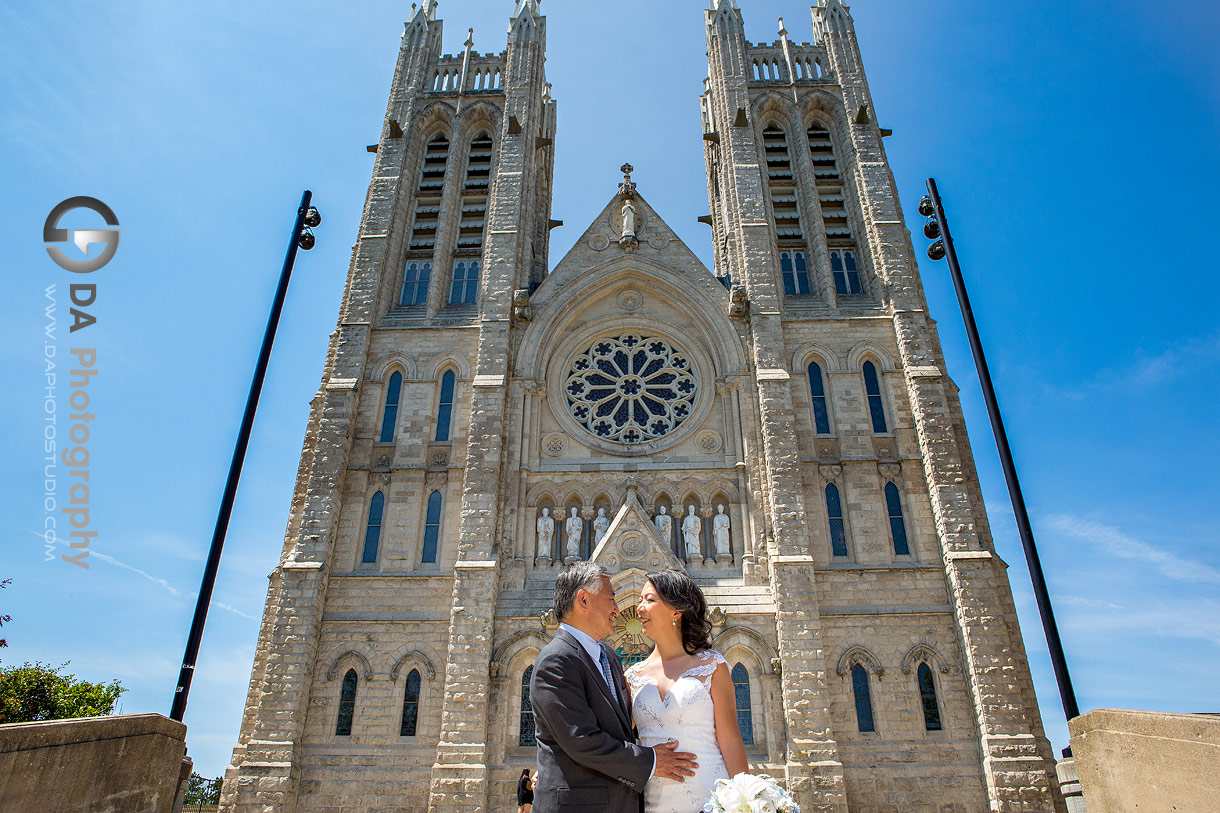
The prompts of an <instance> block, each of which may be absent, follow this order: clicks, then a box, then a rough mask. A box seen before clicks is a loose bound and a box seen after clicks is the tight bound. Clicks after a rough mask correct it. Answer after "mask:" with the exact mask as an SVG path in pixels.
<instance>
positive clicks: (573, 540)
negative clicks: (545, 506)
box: [563, 507, 585, 559]
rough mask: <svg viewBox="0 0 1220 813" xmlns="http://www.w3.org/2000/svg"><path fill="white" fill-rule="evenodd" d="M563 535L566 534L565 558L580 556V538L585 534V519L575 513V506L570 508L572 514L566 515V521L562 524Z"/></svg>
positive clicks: (577, 557)
mask: <svg viewBox="0 0 1220 813" xmlns="http://www.w3.org/2000/svg"><path fill="white" fill-rule="evenodd" d="M563 532H564V535H565V536H567V538H568V539H567V542H568V545H567V558H568V559H579V558H580V539H581V537H582V536H584V534H585V521H584V520H583V519H581V518H580V516H579V515H578V514H577V511H576V508H575V507H573V508H572V514H571V516H569V517H568V520H567V522H565V523H564V524H563Z"/></svg>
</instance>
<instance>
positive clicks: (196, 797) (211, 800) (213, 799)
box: [183, 773, 221, 805]
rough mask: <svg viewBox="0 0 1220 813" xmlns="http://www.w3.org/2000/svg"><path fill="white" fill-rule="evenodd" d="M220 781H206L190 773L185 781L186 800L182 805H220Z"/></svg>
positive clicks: (196, 774)
mask: <svg viewBox="0 0 1220 813" xmlns="http://www.w3.org/2000/svg"><path fill="white" fill-rule="evenodd" d="M220 785H221V780H220V779H219V778H216V779H208V778H206V777H203V776H200V775H199V774H198V773H192V774H191V778H190V779H188V780H187V781H186V798H185V799H184V800H183V804H184V805H218V804H220Z"/></svg>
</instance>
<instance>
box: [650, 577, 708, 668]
mask: <svg viewBox="0 0 1220 813" xmlns="http://www.w3.org/2000/svg"><path fill="white" fill-rule="evenodd" d="M648 581H649V582H650V583H651V584H652V587H653V589H654V590H656V591H657V595H658V596H660V597H661V600H662V601H664V602H665V603H666V604H668V605H669V606H670V607H673V608H674V609H675V610H677V611H678V612H680V613H682V648H683V649H685V650H686V652H687V654H689V655H694V654H695V653H696V652H698V651H699V650H701V649H711V648H712V622H710V621H708V620H707V599H706V598H704V597H703V591H702V590H700V589H699V585H697V584H695V580H694V579H692V578H691V577H690V576H688V575H687V574H686V573H685V572H683V571H681V570H672V569H670V570H660V571H658V572H656V573H649V574H648Z"/></svg>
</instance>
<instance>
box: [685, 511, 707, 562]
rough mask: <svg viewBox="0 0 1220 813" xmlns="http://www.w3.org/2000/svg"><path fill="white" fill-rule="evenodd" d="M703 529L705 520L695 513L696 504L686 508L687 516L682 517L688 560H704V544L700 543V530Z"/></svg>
mask: <svg viewBox="0 0 1220 813" xmlns="http://www.w3.org/2000/svg"><path fill="white" fill-rule="evenodd" d="M702 529H703V520H701V519H699V517H698V516H697V515H696V514H695V506H693V505H690V506H687V508H686V516H685V517H683V518H682V539H683V541H684V542H685V544H686V561H688V562H697V561H702V559H703V551H702V550H701V548H702V547H703V546H702V545H700V544H699V532H700V531H701V530H702Z"/></svg>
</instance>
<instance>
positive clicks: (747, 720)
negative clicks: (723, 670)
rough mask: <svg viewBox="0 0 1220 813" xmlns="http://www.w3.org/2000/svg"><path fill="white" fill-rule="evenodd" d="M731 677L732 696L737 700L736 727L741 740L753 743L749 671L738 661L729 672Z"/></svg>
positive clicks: (748, 743) (749, 743)
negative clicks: (739, 731)
mask: <svg viewBox="0 0 1220 813" xmlns="http://www.w3.org/2000/svg"><path fill="white" fill-rule="evenodd" d="M730 674H731V677H732V678H733V697H734V698H735V699H736V700H737V727H738V728H739V729H741V741H742V742H743V743H745V744H746V745H753V744H754V713H753V712H752V711H751V710H750V673H749V672H747V671H746V668H745V667H744V666H742V665H741V664H740V663H739V664H737V665H736V666H734V667H733V671H732V672H731V673H730Z"/></svg>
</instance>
